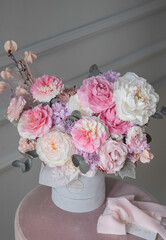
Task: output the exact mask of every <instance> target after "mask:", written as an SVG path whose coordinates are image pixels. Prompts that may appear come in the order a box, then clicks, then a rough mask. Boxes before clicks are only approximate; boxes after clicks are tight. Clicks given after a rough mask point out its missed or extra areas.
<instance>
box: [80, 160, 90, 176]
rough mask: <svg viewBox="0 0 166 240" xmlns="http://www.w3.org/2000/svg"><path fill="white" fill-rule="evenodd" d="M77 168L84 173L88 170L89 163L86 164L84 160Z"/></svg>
mask: <svg viewBox="0 0 166 240" xmlns="http://www.w3.org/2000/svg"><path fill="white" fill-rule="evenodd" d="M79 169H80V171H81V172H82V173H83V174H86V173H87V172H88V170H89V165H88V164H87V163H86V162H84V163H81V164H80V165H79Z"/></svg>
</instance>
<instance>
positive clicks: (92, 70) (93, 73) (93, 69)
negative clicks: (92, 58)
mask: <svg viewBox="0 0 166 240" xmlns="http://www.w3.org/2000/svg"><path fill="white" fill-rule="evenodd" d="M99 74H102V73H101V72H100V70H99V68H98V66H97V65H96V64H93V65H92V66H91V67H90V68H89V75H88V77H92V76H97V75H99Z"/></svg>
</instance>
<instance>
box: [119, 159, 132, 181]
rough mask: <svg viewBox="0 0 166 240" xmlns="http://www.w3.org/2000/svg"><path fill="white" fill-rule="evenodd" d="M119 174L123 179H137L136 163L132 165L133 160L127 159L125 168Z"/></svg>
mask: <svg viewBox="0 0 166 240" xmlns="http://www.w3.org/2000/svg"><path fill="white" fill-rule="evenodd" d="M118 173H119V176H120V177H121V178H122V179H123V178H124V177H130V178H136V172H135V165H134V163H132V162H131V160H129V159H127V160H126V163H125V165H124V167H123V168H122V169H121V170H120V171H119V172H118Z"/></svg>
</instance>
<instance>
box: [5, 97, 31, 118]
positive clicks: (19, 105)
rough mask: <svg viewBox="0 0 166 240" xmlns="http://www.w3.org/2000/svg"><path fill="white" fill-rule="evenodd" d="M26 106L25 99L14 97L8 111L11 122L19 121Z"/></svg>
mask: <svg viewBox="0 0 166 240" xmlns="http://www.w3.org/2000/svg"><path fill="white" fill-rule="evenodd" d="M25 104H26V101H25V99H24V98H23V97H22V96H20V97H18V98H17V97H13V98H12V100H11V101H10V104H9V107H8V109H7V116H8V119H9V121H10V122H12V121H14V120H15V121H16V120H18V119H19V117H20V114H21V113H22V111H23V109H24V106H25Z"/></svg>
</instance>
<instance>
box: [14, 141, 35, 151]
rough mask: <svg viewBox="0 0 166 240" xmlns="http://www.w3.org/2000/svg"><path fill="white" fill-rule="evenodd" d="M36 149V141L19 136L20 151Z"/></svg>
mask: <svg viewBox="0 0 166 240" xmlns="http://www.w3.org/2000/svg"><path fill="white" fill-rule="evenodd" d="M35 149H36V142H35V141H34V140H29V139H28V138H22V137H21V138H20V141H19V147H18V150H19V151H20V152H22V153H26V152H29V151H33V150H35Z"/></svg>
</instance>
